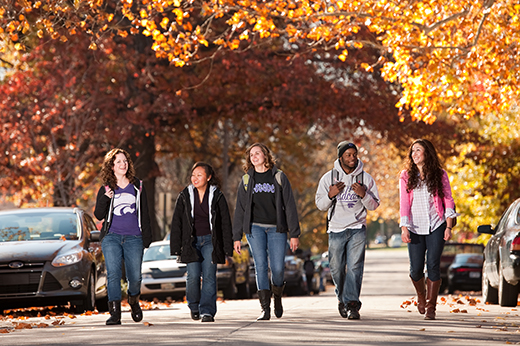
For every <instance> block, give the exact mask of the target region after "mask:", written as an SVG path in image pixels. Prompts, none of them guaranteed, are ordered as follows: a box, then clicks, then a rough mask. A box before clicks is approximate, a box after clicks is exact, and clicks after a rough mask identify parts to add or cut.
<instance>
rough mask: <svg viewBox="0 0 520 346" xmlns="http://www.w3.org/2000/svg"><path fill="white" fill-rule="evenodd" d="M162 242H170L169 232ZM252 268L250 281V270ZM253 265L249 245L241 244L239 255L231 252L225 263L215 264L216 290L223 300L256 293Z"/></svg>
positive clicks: (240, 297)
mask: <svg viewBox="0 0 520 346" xmlns="http://www.w3.org/2000/svg"><path fill="white" fill-rule="evenodd" d="M164 240H165V241H166V240H167V241H168V242H169V241H170V232H168V233H167V234H166V236H165V237H164ZM251 266H252V268H253V271H252V274H253V279H252V280H251V272H250V268H251ZM254 273H255V272H254V264H253V259H252V257H251V254H250V253H249V244H248V243H247V242H243V243H242V251H240V255H239V254H237V253H236V252H233V256H227V257H226V263H223V264H217V289H218V290H219V291H222V295H223V297H224V299H236V298H239V299H247V298H251V295H252V294H253V293H254V292H256V284H254V282H255V279H254Z"/></svg>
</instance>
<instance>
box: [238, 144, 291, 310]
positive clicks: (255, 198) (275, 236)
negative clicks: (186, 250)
mask: <svg viewBox="0 0 520 346" xmlns="http://www.w3.org/2000/svg"><path fill="white" fill-rule="evenodd" d="M245 156H246V157H245V159H246V162H245V164H244V167H243V168H244V172H245V173H246V174H244V175H243V176H242V180H241V182H240V184H239V185H238V191H237V202H236V207H235V217H234V222H233V225H234V227H233V240H234V241H235V242H234V247H235V251H236V252H237V253H239V254H240V250H241V239H242V236H243V234H244V233H245V235H246V239H247V242H248V243H249V248H250V249H251V253H252V254H253V260H254V262H255V275H256V286H257V287H258V299H259V300H260V306H261V307H262V314H261V315H260V317H258V318H257V319H258V320H269V319H270V318H271V306H270V305H271V291H272V293H273V297H274V314H275V316H276V317H277V318H280V317H282V315H283V306H282V294H283V290H284V287H285V282H284V269H285V253H286V250H287V240H289V247H290V249H291V250H292V251H296V249H297V248H298V246H299V244H300V240H299V236H300V223H299V221H298V211H297V208H296V202H295V200H294V195H293V192H292V188H291V183H290V182H289V179H288V178H287V176H286V175H285V173H284V172H282V171H280V170H279V169H278V168H277V167H276V166H275V165H274V161H275V159H274V157H273V155H272V154H271V151H270V150H269V148H267V147H266V146H265V145H264V144H262V143H255V144H252V145H251V146H250V147H249V148H248V149H247V150H246V155H245ZM269 272H270V273H271V280H270V281H269Z"/></svg>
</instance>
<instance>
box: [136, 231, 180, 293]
mask: <svg viewBox="0 0 520 346" xmlns="http://www.w3.org/2000/svg"><path fill="white" fill-rule="evenodd" d="M142 276H143V280H142V282H141V297H142V298H143V299H153V298H158V299H164V298H167V297H172V298H174V299H175V298H182V297H184V295H185V294H186V276H187V271H186V264H185V263H178V262H177V256H172V255H170V241H169V240H168V241H164V240H163V241H156V242H153V243H152V244H151V245H150V247H149V248H148V249H146V250H145V252H144V256H143V266H142Z"/></svg>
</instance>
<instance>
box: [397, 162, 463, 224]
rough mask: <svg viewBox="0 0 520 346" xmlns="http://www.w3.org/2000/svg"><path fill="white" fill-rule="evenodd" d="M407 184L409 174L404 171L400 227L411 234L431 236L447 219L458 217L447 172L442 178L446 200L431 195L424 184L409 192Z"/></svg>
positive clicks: (402, 176) (400, 184)
mask: <svg viewBox="0 0 520 346" xmlns="http://www.w3.org/2000/svg"><path fill="white" fill-rule="evenodd" d="M407 182H408V172H407V171H402V172H401V176H400V178H399V192H400V214H401V220H400V223H399V226H400V227H402V226H405V227H406V228H408V229H409V230H410V232H413V233H416V234H430V233H431V232H432V231H434V230H435V229H437V228H438V227H439V226H440V225H442V224H443V223H444V222H445V221H446V218H449V217H455V216H457V214H456V213H455V202H454V201H453V197H452V195H451V186H450V181H449V179H448V173H446V171H444V170H443V176H442V185H443V191H444V199H441V198H440V197H439V196H438V195H432V194H430V193H429V192H428V189H427V187H426V185H425V184H423V183H421V184H420V185H419V186H418V187H416V188H415V189H414V190H412V191H410V192H408V191H406V184H407Z"/></svg>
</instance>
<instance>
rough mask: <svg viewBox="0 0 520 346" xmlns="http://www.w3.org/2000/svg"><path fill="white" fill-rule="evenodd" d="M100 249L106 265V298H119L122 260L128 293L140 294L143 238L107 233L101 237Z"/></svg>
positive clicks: (110, 299)
mask: <svg viewBox="0 0 520 346" xmlns="http://www.w3.org/2000/svg"><path fill="white" fill-rule="evenodd" d="M101 249H102V250H103V256H104V257H105V265H106V266H107V286H108V300H109V301H115V300H121V279H122V276H123V261H124V263H125V273H126V278H127V279H128V295H129V296H136V295H138V294H141V264H142V262H143V250H144V247H143V238H142V237H141V236H140V235H120V234H116V233H108V234H107V235H106V236H105V237H104V238H103V241H102V244H101Z"/></svg>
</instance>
